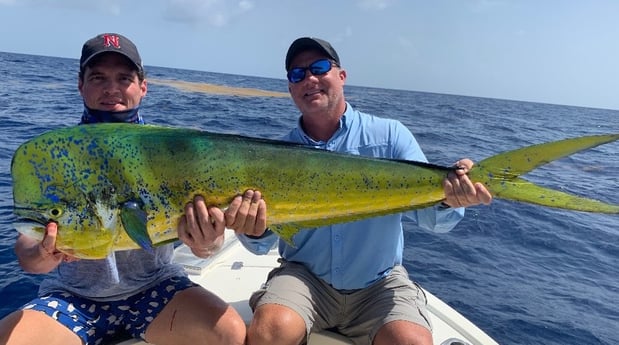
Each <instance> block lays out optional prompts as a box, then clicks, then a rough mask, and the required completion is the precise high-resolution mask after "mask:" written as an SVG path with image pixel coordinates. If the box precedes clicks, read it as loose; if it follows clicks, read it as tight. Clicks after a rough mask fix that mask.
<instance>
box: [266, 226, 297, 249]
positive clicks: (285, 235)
mask: <svg viewBox="0 0 619 345" xmlns="http://www.w3.org/2000/svg"><path fill="white" fill-rule="evenodd" d="M269 229H271V231H273V232H274V233H276V234H277V236H279V238H281V239H282V240H284V242H286V243H288V245H289V246H291V247H292V248H296V246H295V245H294V241H293V240H292V237H294V235H296V234H297V232H299V227H296V226H294V225H290V224H278V225H269Z"/></svg>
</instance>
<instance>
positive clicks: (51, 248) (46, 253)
mask: <svg viewBox="0 0 619 345" xmlns="http://www.w3.org/2000/svg"><path fill="white" fill-rule="evenodd" d="M57 235H58V224H56V223H54V222H49V223H48V224H47V225H46V226H45V235H44V236H43V240H42V241H41V242H40V243H39V255H40V256H41V257H42V258H43V259H45V260H50V261H53V262H56V263H59V262H60V261H62V260H63V259H65V258H69V257H68V256H65V255H64V254H63V253H61V252H60V251H58V250H57V249H56V236H57ZM65 261H68V260H66V259H65ZM73 261H74V260H73Z"/></svg>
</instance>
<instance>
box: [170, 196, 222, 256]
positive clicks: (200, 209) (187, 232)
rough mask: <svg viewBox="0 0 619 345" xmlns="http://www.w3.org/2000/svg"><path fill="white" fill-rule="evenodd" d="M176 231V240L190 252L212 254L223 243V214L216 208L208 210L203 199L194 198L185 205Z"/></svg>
mask: <svg viewBox="0 0 619 345" xmlns="http://www.w3.org/2000/svg"><path fill="white" fill-rule="evenodd" d="M177 231H178V238H179V239H180V240H181V241H182V242H183V243H185V244H186V245H187V246H189V247H190V248H191V249H192V251H193V250H194V249H195V250H198V251H200V252H201V253H202V254H204V253H205V252H206V251H208V252H209V253H210V254H212V252H214V251H216V250H217V249H218V248H219V247H220V246H221V244H222V243H223V235H224V231H225V222H224V214H223V212H222V211H221V210H220V209H219V208H217V207H210V208H208V207H207V206H206V202H205V200H204V198H203V197H202V196H196V197H195V198H194V200H193V202H190V203H187V205H185V214H184V215H183V216H182V217H181V218H180V220H179V223H178V229H177ZM194 253H195V251H194ZM210 254H209V255H210ZM200 256H202V255H200Z"/></svg>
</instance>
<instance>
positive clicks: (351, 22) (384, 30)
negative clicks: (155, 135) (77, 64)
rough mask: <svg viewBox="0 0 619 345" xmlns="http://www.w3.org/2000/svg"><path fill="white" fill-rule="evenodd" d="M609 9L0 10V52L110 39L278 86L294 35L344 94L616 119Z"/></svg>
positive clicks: (83, 4)
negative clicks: (344, 75) (424, 96)
mask: <svg viewBox="0 0 619 345" xmlns="http://www.w3.org/2000/svg"><path fill="white" fill-rule="evenodd" d="M618 18H619V1H614V0H607V1H604V0H582V1H581V0H428V1H425V0H424V1H421V0H350V1H339V0H314V1H298V0H242V1H238V0H131V1H130V0H125V1H123V0H98V1H87V0H0V32H2V35H0V51H7V52H17V53H26V54H36V55H48V56H60V57H71V58H78V57H79V53H80V49H81V45H82V44H83V42H84V41H85V40H87V39H89V38H91V37H93V36H95V35H96V34H98V33H101V32H109V31H112V32H119V33H122V34H125V35H126V36H128V37H129V38H131V39H132V40H133V41H134V42H135V43H136V44H137V45H138V47H139V49H140V52H141V54H142V58H143V60H144V63H145V64H146V65H147V66H148V65H152V66H162V67H174V68H183V69H192V70H200V71H210V72H223V73H232V74H241V75H250V76H262V77H274V78H284V77H285V71H284V67H283V65H284V55H285V53H286V50H287V48H288V46H289V44H290V43H291V42H292V41H293V40H294V39H295V38H297V37H300V36H316V37H321V38H324V39H326V40H328V41H330V42H331V43H332V44H333V45H334V47H335V48H336V50H337V51H338V53H339V55H340V57H341V60H342V64H343V67H344V68H345V69H346V70H347V71H348V83H349V84H351V85H362V86H372V87H381V88H391V89H406V90H414V91H428V92H436V93H447V94H457V95H470V96H480V97H491V98H502V99H515V100H522V101H532V102H542V103H555V104H567V105H577V106H587V107H596V108H607V109H617V110H619V22H618V20H619V19H618Z"/></svg>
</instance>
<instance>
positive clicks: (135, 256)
mask: <svg viewBox="0 0 619 345" xmlns="http://www.w3.org/2000/svg"><path fill="white" fill-rule="evenodd" d="M78 89H79V91H80V94H81V95H82V98H83V101H84V111H83V113H82V117H81V122H80V125H89V124H91V123H98V122H128V123H137V124H141V123H144V120H143V118H142V116H141V114H140V113H139V108H140V103H141V101H142V99H143V97H144V96H145V95H146V91H147V84H146V79H145V75H144V67H143V66H142V59H141V57H140V54H139V53H138V50H137V48H136V47H135V45H134V44H133V42H131V41H130V40H129V39H128V38H126V37H124V36H122V35H119V34H116V33H104V34H100V35H97V36H96V37H94V38H92V39H90V40H88V41H87V42H86V43H84V45H83V47H82V56H81V58H80V70H79V79H78ZM224 229H225V221H224V214H223V212H222V211H221V210H220V209H218V208H207V207H206V205H205V204H204V199H203V198H201V197H196V198H194V202H193V203H190V204H188V205H186V207H185V216H184V217H183V218H181V221H180V222H179V225H178V228H177V229H176V230H177V231H178V237H179V238H180V239H181V241H182V242H183V243H185V244H186V245H187V246H189V247H190V248H191V250H192V252H193V253H194V254H195V255H196V256H199V257H208V256H209V255H211V254H212V253H213V252H214V251H216V250H217V249H218V247H220V246H221V244H222V243H223V233H224ZM57 234H58V228H57V225H56V224H55V223H53V222H50V223H49V224H47V226H46V234H45V237H44V238H43V240H42V241H39V240H37V239H35V238H32V237H29V236H27V235H23V234H21V235H20V237H19V238H18V239H17V242H16V244H15V253H16V255H17V257H18V259H19V263H20V265H21V267H22V268H23V269H24V270H25V271H26V272H29V273H36V274H47V273H51V274H50V275H49V276H47V277H46V278H45V279H44V280H43V281H42V283H41V286H40V288H39V294H38V297H37V298H35V299H34V300H32V301H30V302H29V303H27V304H26V305H24V306H23V307H22V309H21V310H18V311H15V312H13V313H12V314H10V315H8V316H7V317H5V318H4V319H2V320H0V344H9V345H14V344H46V345H55V344H57V345H73V344H74V345H78V344H105V343H109V342H110V340H112V339H116V340H117V338H118V337H119V336H129V337H133V338H138V339H143V340H146V341H147V342H149V343H155V344H158V345H164V344H170V345H178V344H188V345H189V344H190V345H194V344H236V345H241V344H244V342H245V333H246V329H245V323H244V322H243V320H242V318H241V317H240V315H239V314H238V313H237V312H236V310H234V309H233V308H232V307H231V306H230V305H228V304H227V303H226V302H224V301H223V300H221V299H220V298H219V297H217V296H215V295H214V294H213V293H211V292H209V291H207V290H206V289H204V288H202V287H200V286H198V285H196V284H194V283H193V282H192V281H191V280H189V278H188V277H187V274H186V273H185V271H184V269H183V267H181V266H180V265H177V264H173V263H172V256H173V252H174V244H172V243H170V244H166V245H161V246H157V247H155V248H153V249H152V251H148V250H144V249H133V250H124V251H117V252H114V253H112V254H110V255H109V256H108V257H107V258H105V259H100V260H78V259H76V258H74V257H71V256H69V255H67V254H63V253H61V252H59V251H58V250H56V247H55V243H56V236H57Z"/></svg>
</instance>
